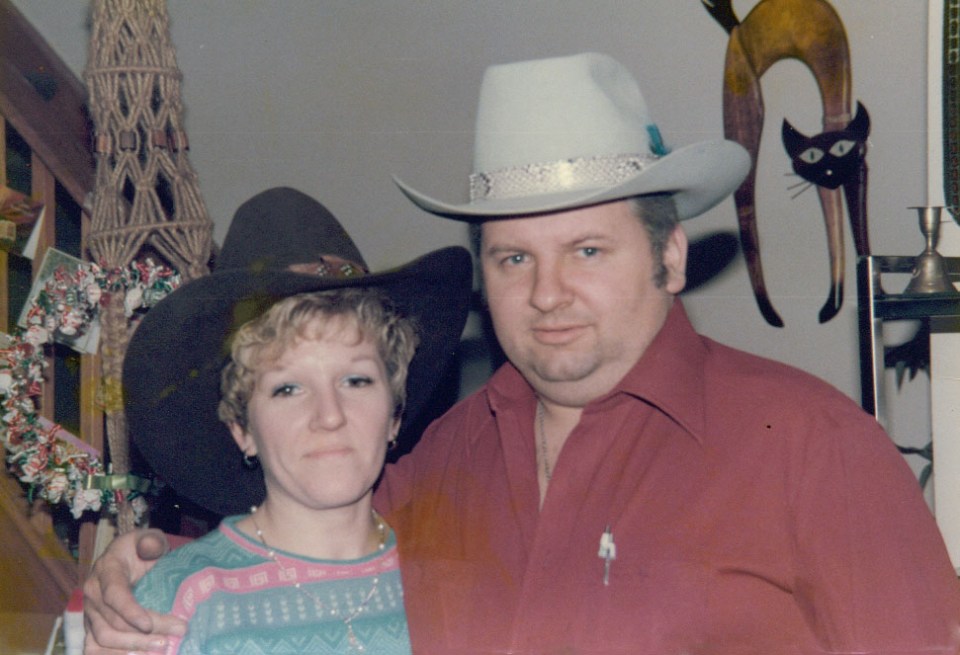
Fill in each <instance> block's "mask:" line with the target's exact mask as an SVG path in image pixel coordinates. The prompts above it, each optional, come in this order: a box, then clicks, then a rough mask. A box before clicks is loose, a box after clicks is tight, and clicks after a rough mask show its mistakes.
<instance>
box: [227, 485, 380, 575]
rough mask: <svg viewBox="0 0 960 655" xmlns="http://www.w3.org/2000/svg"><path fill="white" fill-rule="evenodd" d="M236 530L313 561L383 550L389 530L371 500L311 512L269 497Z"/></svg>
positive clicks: (354, 557) (348, 557)
mask: <svg viewBox="0 0 960 655" xmlns="http://www.w3.org/2000/svg"><path fill="white" fill-rule="evenodd" d="M237 527H238V528H240V529H241V530H243V531H244V532H245V533H247V534H248V535H249V536H251V537H253V538H254V539H256V540H258V541H260V542H262V543H263V544H264V546H266V547H267V548H270V549H276V550H284V551H287V552H290V553H295V554H297V555H302V556H305V557H311V558H314V559H330V560H353V559H359V558H361V557H364V556H366V555H370V554H371V553H374V552H376V551H377V550H379V549H382V547H383V544H384V542H385V540H386V535H387V530H388V528H387V527H386V525H385V524H384V523H383V519H381V518H380V517H379V516H378V515H376V514H375V513H374V512H373V508H372V507H371V504H370V499H369V497H367V498H365V499H363V500H361V501H360V502H358V503H355V504H354V505H350V506H348V507H339V508H336V509H324V510H311V509H309V508H304V507H302V506H294V507H291V506H287V505H285V504H283V503H279V502H271V500H270V499H269V498H268V499H267V500H265V501H264V502H263V503H262V504H261V505H260V506H259V507H257V508H256V509H255V511H252V512H251V514H250V515H249V516H247V517H245V518H243V519H241V520H240V521H239V522H238V523H237Z"/></svg>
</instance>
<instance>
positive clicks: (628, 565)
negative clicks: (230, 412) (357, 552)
mask: <svg viewBox="0 0 960 655" xmlns="http://www.w3.org/2000/svg"><path fill="white" fill-rule="evenodd" d="M535 406H536V399H535V396H534V394H533V392H532V390H531V388H530V387H529V385H528V384H527V383H526V382H525V381H524V380H523V378H522V377H521V376H520V374H519V373H518V372H517V371H516V369H514V368H513V367H512V366H510V365H506V366H504V367H503V368H501V369H500V370H499V371H498V372H497V373H496V374H495V375H494V376H493V377H492V378H491V380H490V381H489V383H488V384H487V385H486V386H485V387H484V388H483V389H481V390H480V391H479V392H477V393H475V394H473V395H472V396H470V397H469V398H467V399H465V400H464V401H462V402H461V403H459V404H458V405H457V406H456V407H454V408H453V409H452V410H451V411H450V412H449V413H447V414H446V415H445V416H444V417H442V418H441V419H440V420H438V421H437V422H435V423H434V424H433V425H432V426H431V428H430V429H429V430H428V431H427V433H426V434H425V435H424V437H423V439H422V440H421V442H420V443H419V444H418V445H417V447H416V448H415V449H414V451H413V453H411V454H410V455H408V456H407V457H404V458H403V459H402V460H401V461H400V463H398V464H397V465H396V466H393V467H390V469H389V470H388V471H387V473H386V475H385V479H384V481H383V484H382V485H381V488H380V489H379V490H378V495H377V504H378V506H379V507H380V508H381V509H382V510H383V511H384V512H385V513H386V514H387V516H388V520H389V521H390V523H391V525H393V527H394V528H395V529H396V530H397V534H398V539H399V542H400V548H401V568H402V571H403V582H404V588H405V600H406V605H407V609H408V613H409V622H410V633H411V639H412V641H413V646H414V652H415V653H421V654H433V653H632V654H633V653H636V654H646V653H649V654H650V655H670V654H674V653H676V654H680V653H704V654H727V653H729V654H737V655H740V654H744V653H764V654H767V655H774V654H778V653H822V652H832V653H854V652H855V653H898V654H900V653H921V652H923V653H928V654H929V653H941V652H951V653H954V652H957V648H956V646H957V640H958V619H960V587H958V583H957V579H956V575H955V573H954V570H953V568H952V566H951V564H950V561H949V558H948V556H947V553H946V550H945V548H944V545H943V541H942V538H941V536H940V534H939V531H938V530H937V527H936V525H935V523H934V520H933V518H932V516H931V513H930V511H929V510H928V508H927V507H926V505H925V503H924V501H923V498H922V495H921V491H920V488H919V485H918V483H917V480H916V478H915V477H914V476H913V474H912V473H911V471H910V470H909V468H908V467H907V465H906V463H905V462H904V460H903V458H902V457H901V455H900V454H899V453H898V451H897V450H896V448H895V447H894V445H893V443H892V442H891V440H890V438H889V437H888V436H887V435H886V434H885V433H884V432H883V431H882V429H881V428H880V427H879V426H878V425H877V423H876V421H875V420H874V419H873V417H871V416H869V415H867V414H866V413H864V412H863V411H862V410H861V409H860V408H859V407H858V406H857V405H856V404H854V403H853V402H852V401H850V400H849V399H848V398H847V397H846V396H844V395H843V394H841V393H840V392H838V391H836V390H835V389H833V388H832V387H830V386H829V385H827V384H825V383H824V382H822V381H820V380H818V379H816V378H814V377H812V376H810V375H807V374H805V373H803V372H801V371H798V370H796V369H792V368H790V367H787V366H784V365H782V364H779V363H775V362H772V361H769V360H765V359H761V358H758V357H754V356H752V355H748V354H746V353H743V352H740V351H736V350H733V349H730V348H727V347H725V346H722V345H719V344H717V343H715V342H713V341H711V340H710V339H707V338H704V337H701V336H699V335H697V334H696V333H695V332H694V331H693V328H692V327H691V326H690V324H689V321H688V319H687V317H686V314H685V312H684V311H683V308H682V307H681V305H680V303H679V301H678V302H676V303H675V306H674V308H673V309H672V310H671V312H670V315H669V317H668V319H667V321H666V323H665V325H664V327H663V329H662V330H661V331H660V333H659V335H658V336H657V337H656V339H655V340H654V342H653V343H652V344H651V345H650V347H649V348H648V349H647V351H646V353H645V354H644V355H643V357H642V358H641V359H640V361H639V362H638V363H637V365H636V366H635V367H634V368H633V370H632V371H631V372H630V373H629V374H628V375H627V376H626V377H625V378H624V379H623V380H622V381H621V382H620V384H619V385H617V387H616V388H615V389H614V390H612V391H611V392H610V393H608V394H606V395H604V396H603V397H601V398H598V399H596V400H595V401H593V402H592V403H590V404H589V405H588V406H587V407H585V408H584V410H583V413H582V417H581V420H580V423H579V425H578V426H577V427H576V428H575V429H574V431H573V432H572V433H571V434H570V436H569V437H568V439H567V441H566V443H565V445H564V447H563V450H562V452H561V453H560V456H559V459H558V461H557V463H556V467H555V469H554V471H553V477H552V481H551V482H550V487H549V489H548V491H547V495H546V498H545V499H544V503H543V506H542V508H541V507H540V503H539V489H538V485H537V473H536V472H537V460H536V452H535V445H534V444H535V441H534V436H533V424H534V412H535ZM608 526H609V529H610V533H611V535H612V539H613V542H614V544H615V546H616V559H612V560H611V561H610V566H609V577H608V580H607V582H608V584H605V583H604V569H605V560H604V558H602V557H600V556H599V552H600V541H601V536H602V535H603V533H604V532H605V531H606V529H607V527H608Z"/></svg>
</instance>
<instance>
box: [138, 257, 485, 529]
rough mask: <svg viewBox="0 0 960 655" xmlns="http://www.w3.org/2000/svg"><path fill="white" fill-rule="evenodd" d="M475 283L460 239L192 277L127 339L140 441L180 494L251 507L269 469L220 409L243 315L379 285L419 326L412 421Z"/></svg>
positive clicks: (451, 344) (225, 509) (410, 385)
mask: <svg viewBox="0 0 960 655" xmlns="http://www.w3.org/2000/svg"><path fill="white" fill-rule="evenodd" d="M471 285H472V266H471V259H470V254H469V253H468V252H467V251H466V250H465V249H463V248H460V247H451V248H444V249H442V250H437V251H434V252H432V253H430V254H428V255H425V256H423V257H421V258H419V259H417V260H415V261H413V262H411V263H410V264H408V265H406V266H403V267H400V268H397V269H394V270H390V271H385V272H380V273H375V274H368V275H365V276H362V277H358V278H352V279H351V278H347V279H331V278H322V277H316V276H312V275H303V274H298V273H292V272H289V271H260V272H253V271H247V270H236V269H235V270H227V271H223V272H219V273H218V272H214V273H212V274H211V275H208V276H205V277H202V278H199V279H197V280H194V281H192V282H190V283H188V284H185V285H184V286H183V287H181V288H180V289H178V290H177V291H176V292H174V293H173V294H171V295H170V296H168V297H167V298H165V299H164V300H162V301H161V302H160V303H158V304H157V305H156V306H155V307H153V308H152V309H151V310H150V311H149V312H148V313H147V315H146V316H145V317H144V319H143V321H142V322H141V324H140V325H139V326H138V328H137V329H136V332H135V333H134V335H133V337H132V338H131V340H130V344H129V346H128V348H127V353H126V357H125V359H124V369H123V378H124V379H123V381H124V385H123V386H124V402H125V409H126V414H127V420H128V423H129V427H130V433H131V437H132V439H133V442H134V443H135V444H136V446H137V448H138V450H139V451H140V453H141V454H142V455H143V457H144V458H145V459H146V460H147V462H148V463H149V464H150V466H151V467H152V468H153V470H154V472H155V473H156V474H157V475H158V476H159V477H160V478H161V479H162V480H163V481H164V482H166V483H168V484H170V485H171V486H172V487H173V488H174V489H175V490H176V491H177V493H178V494H180V495H182V496H184V497H185V498H187V499H189V500H191V501H193V502H195V503H197V504H198V505H200V506H202V507H205V508H207V509H209V510H211V511H213V512H215V513H217V514H220V515H227V514H234V513H240V512H245V511H247V510H248V509H249V508H250V506H251V505H255V504H258V503H260V502H262V500H263V498H264V496H265V488H264V484H263V476H262V475H260V474H253V473H250V472H249V471H244V470H243V469H242V467H241V463H240V452H239V450H238V449H237V446H236V444H235V443H234V441H233V438H232V437H231V436H230V432H229V430H228V429H227V427H226V426H225V425H224V424H223V423H222V422H221V421H220V420H219V418H218V416H217V407H218V404H219V401H220V374H221V371H222V369H223V366H224V365H225V364H226V361H227V357H228V356H229V352H228V350H227V349H226V348H225V344H226V343H227V340H228V336H229V335H230V334H231V333H232V332H233V331H234V330H235V329H236V328H237V327H239V324H241V323H243V322H246V320H249V319H250V318H252V316H253V315H256V313H257V312H258V311H264V310H265V309H266V308H267V307H269V306H270V305H272V304H273V303H275V302H277V301H278V300H280V299H282V298H286V297H289V296H293V295H296V294H299V293H306V292H312V291H324V290H332V289H338V288H344V287H357V288H372V287H375V288H378V289H381V290H382V291H384V292H385V293H386V294H387V295H388V296H389V297H390V298H391V299H392V300H393V302H394V303H395V304H396V306H397V309H398V310H399V312H400V313H401V314H402V315H403V316H405V317H407V318H410V319H412V320H413V321H414V322H415V324H416V325H417V328H418V333H419V335H420V345H419V347H418V348H417V351H416V354H415V356H414V359H413V361H412V362H411V364H410V368H409V373H408V380H407V403H406V408H405V413H404V420H405V421H412V420H413V419H414V418H415V417H416V415H417V414H418V413H419V412H421V411H422V410H423V409H425V406H426V405H427V403H428V401H429V400H430V398H431V396H432V393H433V390H434V387H435V384H436V382H437V381H438V380H439V379H441V377H442V374H443V371H444V369H445V367H446V364H447V363H448V361H449V359H450V357H451V356H452V355H453V354H454V352H455V351H456V348H457V345H458V343H459V340H460V335H461V333H462V331H463V326H464V323H465V321H466V317H467V313H468V311H469V303H470V292H471ZM250 303H252V304H253V305H254V307H253V308H252V313H251V308H250V306H249V305H250ZM242 306H246V307H247V308H246V310H244V312H242V315H240V316H238V315H237V308H238V307H242Z"/></svg>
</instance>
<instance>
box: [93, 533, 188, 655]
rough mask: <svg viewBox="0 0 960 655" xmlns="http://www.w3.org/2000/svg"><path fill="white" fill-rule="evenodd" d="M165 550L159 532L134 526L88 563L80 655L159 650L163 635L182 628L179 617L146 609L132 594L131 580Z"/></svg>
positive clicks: (177, 632) (132, 582) (175, 633)
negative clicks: (133, 529) (81, 650)
mask: <svg viewBox="0 0 960 655" xmlns="http://www.w3.org/2000/svg"><path fill="white" fill-rule="evenodd" d="M168 549H169V544H168V542H167V538H166V535H164V534H163V533H162V532H160V531H159V530H139V531H136V532H131V533H128V534H125V535H121V536H119V537H117V538H116V539H114V540H113V541H112V542H111V543H110V545H109V546H108V547H107V550H106V551H104V553H103V554H102V555H101V556H100V557H99V558H98V559H97V561H96V562H94V565H93V570H92V571H91V572H90V576H89V577H88V578H87V580H86V582H84V585H83V614H84V624H85V626H86V638H85V641H84V651H83V652H84V653H85V655H113V654H124V655H125V654H126V653H129V652H131V651H145V652H150V651H162V650H163V649H164V648H165V647H166V637H167V636H173V635H182V634H184V632H186V623H185V622H184V621H183V620H182V619H179V618H177V617H174V616H171V615H168V614H159V613H157V612H150V611H148V610H146V609H144V608H143V607H141V606H140V605H139V604H138V603H137V601H136V600H135V599H134V596H133V591H132V586H133V584H134V583H136V582H137V581H138V580H140V578H142V577H143V576H144V574H146V572H147V571H149V570H150V569H151V568H152V567H153V565H154V564H155V563H156V561H157V560H158V559H159V558H160V557H161V556H162V555H163V554H164V553H166V552H167V550H168Z"/></svg>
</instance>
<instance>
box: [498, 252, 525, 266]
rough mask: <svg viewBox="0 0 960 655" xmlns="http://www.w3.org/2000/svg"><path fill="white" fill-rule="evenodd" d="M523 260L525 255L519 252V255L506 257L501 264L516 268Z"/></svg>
mask: <svg viewBox="0 0 960 655" xmlns="http://www.w3.org/2000/svg"><path fill="white" fill-rule="evenodd" d="M525 259H526V255H524V254H523V253H522V252H521V253H516V254H513V255H510V256H508V257H507V258H506V259H504V260H503V263H504V264H509V265H511V266H516V265H517V264H522V263H523V262H524V260H525Z"/></svg>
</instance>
